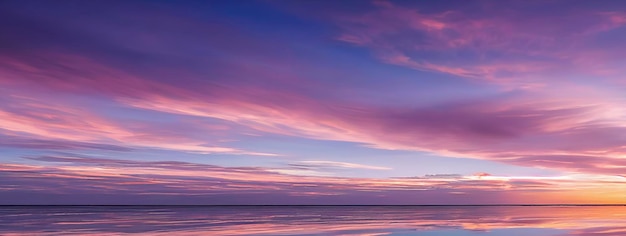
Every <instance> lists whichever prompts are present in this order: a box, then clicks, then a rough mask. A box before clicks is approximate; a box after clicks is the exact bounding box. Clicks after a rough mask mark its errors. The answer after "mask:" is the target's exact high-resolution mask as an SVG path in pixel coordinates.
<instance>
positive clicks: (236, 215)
mask: <svg viewBox="0 0 626 236" xmlns="http://www.w3.org/2000/svg"><path fill="white" fill-rule="evenodd" d="M12 234H14V235H59V234H64V235H68V234H81V235H84V234H109V235H110V234H144V235H161V234H162V235H166V234H167V235H172V234H175V235H250V234H254V235H490V236H493V235H603V236H617V235H626V207H625V206H560V207H557V206H542V207H537V206H507V207H503V206H490V207H479V206H472V207H468V206H463V207H460V206H446V207H441V206H437V207H434V206H433V207H423V206H419V207H418V206H368V207H364V206H341V207H328V206H300V207H297V206H290V207H251V206H250V207H247V206H246V207H244V206H237V207H192V206H189V207H128V206H124V207H122V206H118V207H104V206H99V207H2V208H0V235H12Z"/></svg>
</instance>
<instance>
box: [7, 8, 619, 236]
mask: <svg viewBox="0 0 626 236" xmlns="http://www.w3.org/2000/svg"><path fill="white" fill-rule="evenodd" d="M625 12H626V4H624V3H623V2H620V1H479V0H476V1H474V0H471V1H384V0H375V1H242V2H240V1H79V0H61V1H38V0H32V1H10V0H9V1H2V2H0V27H1V28H2V33H0V45H2V47H1V49H0V150H1V153H2V155H0V196H2V197H0V204H208V205H223V204H233V205H238V204H244V205H254V204H275V205H283V204H287V205H288V204H311V205H315V204H321V205H345V204H357V205H358V204H366V205H367V204H381V205H387V204H389V205H402V204H421V205H429V204H441V205H445V204H452V205H458V204H626V66H624V63H626V13H625ZM538 224H553V225H558V226H559V227H561V228H563V227H565V228H568V227H569V228H572V227H570V226H569V225H559V224H560V223H559V222H554V221H546V222H539V223H538ZM568 224H569V223H568ZM331 226H332V227H344V226H342V225H331ZM331 226H328V227H331ZM255 227H257V228H249V230H257V231H264V230H269V232H273V231H271V230H276V227H275V226H274V225H258V226H255ZM346 227H348V226H346ZM372 227H377V226H376V225H373V226H372ZM489 227H491V225H485V224H481V223H480V222H478V223H475V224H473V225H464V226H463V228H489ZM223 230H224V232H229V230H233V229H228V228H224V229H223ZM286 230H289V229H286Z"/></svg>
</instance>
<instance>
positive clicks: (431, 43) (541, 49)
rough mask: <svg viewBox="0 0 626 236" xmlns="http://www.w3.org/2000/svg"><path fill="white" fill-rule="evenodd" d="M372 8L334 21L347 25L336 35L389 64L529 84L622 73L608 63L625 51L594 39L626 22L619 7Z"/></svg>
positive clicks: (377, 4)
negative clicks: (553, 10)
mask: <svg viewBox="0 0 626 236" xmlns="http://www.w3.org/2000/svg"><path fill="white" fill-rule="evenodd" d="M373 5H374V6H375V9H374V10H371V11H368V12H365V13H360V14H355V13H345V14H341V15H339V14H338V15H336V16H334V17H333V18H331V19H333V20H334V23H336V24H337V25H338V26H339V27H340V28H341V29H342V32H341V33H340V34H339V36H338V40H340V41H344V42H347V43H351V44H355V45H358V46H361V47H366V48H368V49H371V51H372V52H373V53H374V55H375V56H376V57H378V58H379V59H380V60H381V61H383V62H385V63H389V64H394V65H399V66H405V67H408V68H412V69H416V70H421V71H433V72H439V73H446V74H452V75H456V76H461V77H466V78H473V79H481V80H490V81H496V82H509V83H510V82H511V80H514V81H517V82H518V83H519V82H523V83H529V84H532V83H537V82H539V83H541V82H543V83H549V82H550V80H556V79H564V78H563V77H568V76H574V75H576V74H585V75H591V76H596V77H598V76H600V77H605V78H614V77H615V76H619V74H621V73H623V72H624V71H623V70H621V67H619V66H618V65H611V64H610V63H608V62H610V61H614V60H615V59H618V58H621V59H623V56H622V55H624V53H623V51H621V50H620V49H619V48H616V49H615V50H605V49H598V48H597V46H596V45H597V44H599V43H597V42H595V41H594V40H596V37H597V36H598V35H600V34H602V33H605V32H609V31H611V30H616V29H619V28H621V27H623V26H624V25H625V22H626V21H624V20H623V18H624V16H623V14H620V13H618V12H605V11H598V12H594V11H593V10H581V9H575V8H560V9H559V11H560V14H558V15H554V14H544V13H537V14H530V12H528V11H523V10H519V9H516V8H515V7H513V6H509V5H505V4H500V3H491V4H489V3H478V4H476V6H475V9H474V10H473V11H477V12H476V13H472V12H470V11H465V10H464V9H455V8H454V7H452V8H448V10H447V11H443V12H432V11H421V9H418V8H415V7H411V6H405V5H407V4H404V5H402V4H400V3H392V2H388V1H376V2H374V3H373ZM401 5H402V6H401ZM492 5H496V6H492ZM528 5H532V4H528ZM522 7H528V6H522ZM571 25H576V27H570V26H571ZM461 55H462V56H461ZM563 72H567V73H563ZM537 77H539V78H537Z"/></svg>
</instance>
